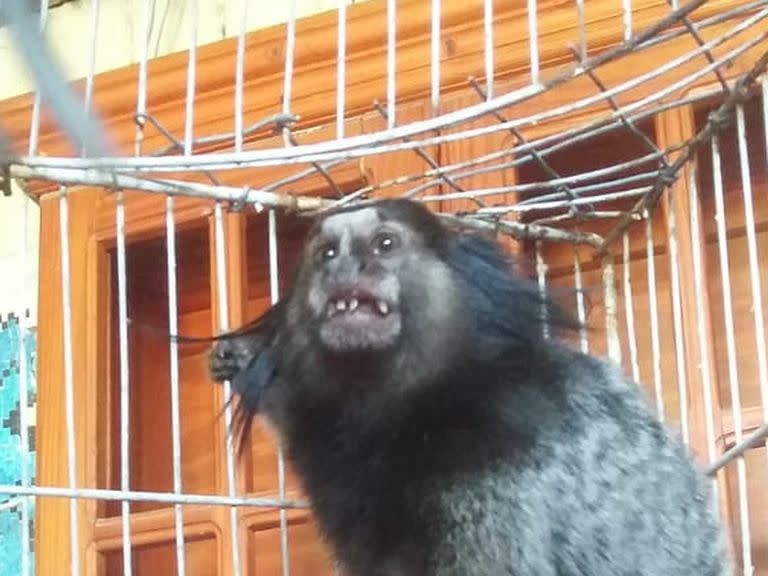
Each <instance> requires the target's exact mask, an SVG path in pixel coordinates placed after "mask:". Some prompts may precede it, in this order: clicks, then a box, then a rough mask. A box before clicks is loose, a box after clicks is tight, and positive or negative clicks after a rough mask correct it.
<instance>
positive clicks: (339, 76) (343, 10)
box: [336, 0, 347, 139]
mask: <svg viewBox="0 0 768 576" xmlns="http://www.w3.org/2000/svg"><path fill="white" fill-rule="evenodd" d="M338 15H339V22H338V40H337V44H338V46H337V56H336V138H339V139H341V138H344V109H345V106H346V89H347V88H346V77H347V0H339V10H338Z"/></svg>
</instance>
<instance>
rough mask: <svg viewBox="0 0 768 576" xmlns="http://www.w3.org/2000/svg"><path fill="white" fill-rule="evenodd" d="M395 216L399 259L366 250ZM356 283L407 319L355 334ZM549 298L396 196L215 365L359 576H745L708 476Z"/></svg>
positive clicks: (356, 226) (318, 241) (346, 232)
mask: <svg viewBox="0 0 768 576" xmlns="http://www.w3.org/2000/svg"><path fill="white" fill-rule="evenodd" d="M382 226H384V227H386V228H387V229H389V230H393V229H394V230H395V231H396V232H397V234H399V237H400V239H401V241H402V246H400V247H399V251H395V252H393V253H392V254H387V255H381V254H376V253H374V252H373V251H371V250H370V249H369V248H370V245H371V244H370V241H371V238H373V237H374V235H375V233H377V231H378V230H379V229H380V228H381V227H382ZM329 239H331V240H333V239H335V240H334V241H336V242H337V243H336V244H335V246H336V248H337V252H336V255H335V257H334V258H333V259H332V260H329V261H328V262H321V261H318V260H317V258H315V256H316V254H317V250H318V247H319V246H320V247H322V246H323V245H324V244H323V243H324V242H328V241H329ZM340 283H343V284H344V286H349V285H350V283H351V284H352V285H357V286H365V287H366V289H369V290H371V291H372V292H373V293H375V294H376V295H378V296H380V297H381V298H387V299H388V300H387V301H388V302H390V303H391V305H392V307H393V310H394V309H396V310H397V312H396V314H397V319H396V321H395V320H393V319H392V318H390V317H389V316H387V318H386V319H384V320H382V319H375V318H374V320H372V321H371V325H370V327H368V325H367V324H363V328H361V329H360V330H358V331H357V332H355V333H354V334H353V335H352V336H350V337H349V338H347V337H346V336H345V335H344V334H343V333H339V331H338V325H333V324H328V323H326V321H325V320H324V317H323V310H324V303H325V302H326V300H327V299H328V298H330V297H331V296H330V295H331V294H335V292H334V290H336V289H337V287H338V286H339V285H341V284H340ZM541 304H542V300H541V297H540V295H539V293H538V289H537V287H536V286H535V285H534V284H532V283H529V282H527V281H525V280H522V279H521V278H519V277H517V276H516V275H514V274H512V273H511V269H510V268H509V267H508V263H507V262H506V260H505V259H504V258H503V257H502V255H501V253H500V252H499V251H498V250H497V248H496V247H494V246H493V245H491V244H490V243H488V242H486V241H485V240H482V239H480V238H478V237H474V236H467V235H462V234H459V233H457V232H453V231H449V230H447V229H446V228H444V227H443V226H442V225H441V224H440V223H439V221H438V220H437V219H436V218H435V217H434V216H432V215H431V214H429V213H428V212H427V210H425V209H424V208H422V207H421V206H420V205H417V204H415V203H411V202H406V201H385V202H380V203H377V204H375V205H373V207H372V208H370V207H369V208H368V209H367V210H355V209H352V210H347V211H344V212H341V213H338V214H335V215H333V216H332V220H330V224H329V223H328V220H326V221H321V222H320V223H318V225H317V226H316V227H315V228H314V229H313V231H312V232H311V233H310V239H309V241H308V243H307V251H306V254H305V257H304V259H303V261H302V264H301V266H300V268H299V271H298V276H297V279H296V282H295V283H294V285H293V287H292V288H291V290H290V292H289V293H288V294H286V296H285V298H284V299H283V300H281V302H280V303H279V304H278V305H277V306H275V307H273V308H272V309H270V310H269V311H268V312H267V313H266V314H265V315H264V317H262V318H260V319H259V320H257V321H256V322H254V323H253V324H251V325H249V326H246V327H244V328H243V329H241V330H240V331H239V332H238V333H237V334H235V335H233V336H229V337H225V338H224V339H222V340H221V341H220V342H218V343H217V345H216V346H215V347H214V350H213V352H212V354H211V373H212V376H213V377H214V379H216V380H223V379H232V381H233V387H234V389H235V391H236V392H237V393H238V395H239V397H240V402H239V404H238V407H239V412H238V413H239V415H240V418H241V423H242V425H243V427H244V430H246V431H247V429H248V425H249V423H250V421H251V419H252V418H253V417H254V416H255V415H256V414H262V415H264V416H265V417H266V418H267V419H268V421H269V422H270V423H271V424H272V426H274V427H275V428H276V430H277V432H278V433H279V435H280V437H281V440H282V441H283V442H284V445H285V448H286V451H287V456H288V458H289V460H290V462H291V464H292V465H293V467H294V468H295V470H296V471H297V473H298V475H299V477H300V478H301V480H302V483H303V486H304V488H305V490H306V492H307V493H308V495H309V498H310V501H311V504H312V508H313V511H314V513H315V515H316V517H317V519H318V521H319V524H320V527H321V529H322V531H323V534H324V535H325V537H326V539H327V541H328V543H329V545H330V548H331V549H332V551H333V552H334V554H335V556H336V558H337V559H338V561H339V563H340V564H341V565H342V566H343V568H344V570H345V572H346V574H347V575H348V576H395V575H401V576H496V575H498V576H727V575H729V574H730V563H729V559H728V556H727V554H726V547H725V544H724V542H725V540H724V538H723V535H722V533H721V530H720V527H719V523H718V519H717V513H716V511H715V510H714V502H713V498H712V496H711V494H710V492H709V482H708V480H707V479H706V478H705V477H704V476H703V475H702V474H701V473H700V471H699V470H698V468H697V467H696V465H695V464H694V463H693V461H692V459H691V458H690V457H689V455H688V454H687V452H686V450H685V448H684V447H683V446H682V444H681V443H680V442H679V440H678V439H677V437H676V436H673V435H672V434H670V433H669V431H668V430H667V429H666V428H665V427H664V425H662V424H661V423H659V422H658V421H657V419H656V418H655V416H654V415H653V413H652V411H651V410H650V409H649V406H648V403H647V401H646V398H645V395H644V394H643V393H642V392H641V390H640V388H639V387H638V386H637V385H636V384H635V383H633V382H631V381H629V380H627V379H626V378H625V377H624V376H623V375H622V374H621V373H620V372H619V370H618V368H616V367H614V365H613V364H611V363H609V362H607V361H604V360H601V359H597V358H593V357H590V356H587V355H584V354H581V353H580V352H578V351H575V350H573V349H571V348H570V347H567V346H566V345H564V344H561V343H559V342H558V341H557V340H554V339H552V340H550V339H544V338H543V337H542V336H541V324H540V316H539V312H540V307H541ZM549 305H550V315H549V318H550V320H551V321H552V322H553V326H554V327H555V328H557V327H562V328H568V326H569V325H568V322H567V319H566V316H564V315H561V314H558V312H557V309H556V308H555V307H553V306H552V305H551V303H549ZM393 314H394V312H393ZM379 325H381V326H385V327H386V330H383V331H382V332H381V333H379V332H377V331H376V330H375V328H376V327H377V326H379ZM334 326H336V328H334ZM355 330H357V328H355ZM322 334H325V335H326V336H325V337H324V336H322ZM328 334H330V336H328ZM392 334H395V337H393V336H392ZM324 338H325V339H324ZM329 343H330V344H329Z"/></svg>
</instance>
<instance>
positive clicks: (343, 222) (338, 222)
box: [319, 207, 382, 236]
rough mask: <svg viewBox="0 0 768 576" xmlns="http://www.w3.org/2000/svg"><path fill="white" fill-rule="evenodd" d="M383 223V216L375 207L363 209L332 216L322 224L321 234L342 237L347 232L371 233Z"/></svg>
mask: <svg viewBox="0 0 768 576" xmlns="http://www.w3.org/2000/svg"><path fill="white" fill-rule="evenodd" d="M381 223H382V219H381V215H380V214H379V212H378V210H376V208H373V207H366V208H361V209H360V210H350V211H349V212H341V213H339V214H332V215H330V216H328V217H327V218H325V219H324V220H323V221H322V222H320V227H319V232H320V234H321V235H323V236H342V235H343V234H344V233H345V232H348V233H349V232H351V233H353V234H354V233H355V232H365V231H370V230H372V229H374V228H376V227H377V226H379V225H380V224H381Z"/></svg>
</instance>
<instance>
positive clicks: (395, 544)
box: [294, 448, 434, 574]
mask: <svg viewBox="0 0 768 576" xmlns="http://www.w3.org/2000/svg"><path fill="white" fill-rule="evenodd" d="M294 459H295V465H296V467H297V469H298V472H299V474H300V476H301V477H302V480H303V483H304V486H305V489H306V491H307V492H308V495H309V497H310V500H311V504H312V508H313V512H314V514H315V516H316V518H317V520H318V522H319V524H320V526H321V528H322V530H323V532H324V533H325V535H326V536H327V537H328V539H329V540H330V543H331V545H332V546H333V548H334V550H335V552H336V554H337V555H338V556H339V557H340V559H341V560H342V561H343V562H344V564H345V565H347V566H350V567H353V568H355V569H356V570H355V571H358V570H362V571H364V572H363V573H367V574H377V573H378V571H379V568H380V567H381V566H384V565H385V564H391V563H392V562H395V563H396V565H397V566H400V567H403V566H408V567H409V570H408V571H407V572H406V573H412V571H413V573H420V571H419V568H420V566H421V564H422V563H423V562H424V561H425V560H424V559H425V552H426V551H427V550H428V549H429V547H430V546H431V541H430V539H431V538H432V537H433V536H434V534H432V533H431V531H430V521H429V518H427V517H426V515H425V510H424V508H423V506H422V504H423V490H424V488H425V485H426V482H427V475H426V473H425V472H426V471H425V467H424V463H423V462H420V461H419V459H418V458H417V455H416V454H410V453H402V452H401V453H399V454H395V455H393V454H392V453H391V452H390V451H388V450H381V451H366V450H357V451H355V452H352V451H349V450H348V451H344V450H339V451H336V452H334V451H331V450H321V449H319V448H317V449H315V450H313V451H311V452H310V453H303V454H300V455H297V456H294ZM374 567H376V570H375V571H374ZM355 571H353V573H355Z"/></svg>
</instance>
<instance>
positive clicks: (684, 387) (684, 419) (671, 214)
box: [667, 199, 690, 444]
mask: <svg viewBox="0 0 768 576" xmlns="http://www.w3.org/2000/svg"><path fill="white" fill-rule="evenodd" d="M667 206H668V211H667V235H668V236H667V237H668V244H669V277H670V290H671V292H672V294H671V295H672V325H673V328H674V334H675V366H676V368H677V391H678V396H679V402H680V430H681V433H682V438H683V442H685V443H686V444H688V442H689V440H690V432H689V424H688V382H687V377H686V372H685V342H684V341H683V305H682V301H681V293H680V269H679V267H678V264H679V262H680V255H679V252H678V249H677V221H676V218H677V216H676V214H675V212H676V210H675V204H674V202H673V201H672V200H671V199H670V201H669V202H668V203H667Z"/></svg>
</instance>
